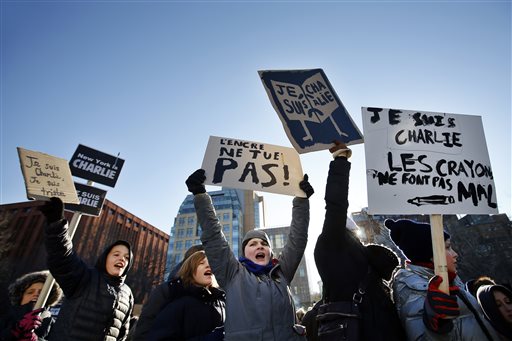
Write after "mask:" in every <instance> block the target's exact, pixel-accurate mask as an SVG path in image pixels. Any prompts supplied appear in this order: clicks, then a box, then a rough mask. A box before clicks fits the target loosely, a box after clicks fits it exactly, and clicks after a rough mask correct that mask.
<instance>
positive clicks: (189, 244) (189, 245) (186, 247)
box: [185, 239, 192, 250]
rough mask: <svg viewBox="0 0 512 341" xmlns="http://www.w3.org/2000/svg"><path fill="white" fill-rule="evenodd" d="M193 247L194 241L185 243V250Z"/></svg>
mask: <svg viewBox="0 0 512 341" xmlns="http://www.w3.org/2000/svg"><path fill="white" fill-rule="evenodd" d="M191 246H192V240H190V239H189V240H187V241H185V250H188V249H189V248H190V247H191Z"/></svg>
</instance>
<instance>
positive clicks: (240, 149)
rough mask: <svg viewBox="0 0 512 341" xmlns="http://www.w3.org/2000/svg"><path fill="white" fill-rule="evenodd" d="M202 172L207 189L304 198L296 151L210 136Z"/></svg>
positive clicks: (301, 175)
mask: <svg viewBox="0 0 512 341" xmlns="http://www.w3.org/2000/svg"><path fill="white" fill-rule="evenodd" d="M202 168H203V169H204V170H205V172H206V181H205V184H207V185H216V186H224V187H229V188H240V189H249V190H254V191H262V192H271V193H279V194H286V195H293V196H300V197H305V194H304V192H303V191H302V190H301V189H300V188H299V182H300V181H302V179H303V177H304V176H303V174H302V166H301V164H300V158H299V154H297V152H296V151H295V149H293V148H287V147H281V146H275V145H271V144H266V143H261V142H252V141H245V140H237V139H232V138H226V137H217V136H210V139H209V141H208V146H207V148H206V152H205V154H204V159H203V166H202Z"/></svg>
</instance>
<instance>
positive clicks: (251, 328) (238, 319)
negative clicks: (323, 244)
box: [194, 193, 309, 341]
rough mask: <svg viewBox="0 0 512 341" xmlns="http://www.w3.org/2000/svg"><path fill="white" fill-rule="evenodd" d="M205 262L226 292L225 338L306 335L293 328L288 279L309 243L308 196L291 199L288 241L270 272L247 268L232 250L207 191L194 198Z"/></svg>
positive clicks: (253, 339)
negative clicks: (252, 271) (254, 270)
mask: <svg viewBox="0 0 512 341" xmlns="http://www.w3.org/2000/svg"><path fill="white" fill-rule="evenodd" d="M194 204H195V208H196V213H197V218H198V221H199V223H200V225H201V227H202V229H203V232H202V235H201V241H202V243H203V245H204V247H205V252H206V255H207V257H208V262H209V263H210V266H211V267H212V270H213V273H214V274H215V277H216V278H217V281H218V282H219V284H220V286H221V287H222V288H223V289H224V290H225V292H226V322H225V324H224V328H225V332H226V335H225V340H226V341H230V340H236V341H244V340H248V341H260V340H261V341H262V340H265V341H269V340H279V341H286V340H304V339H305V338H304V337H303V336H299V335H298V334H296V333H295V332H294V329H293V325H294V323H295V308H294V305H293V300H292V296H291V293H290V291H289V288H288V285H289V284H290V282H291V280H292V279H293V276H294V274H295V271H296V270H297V267H298V266H299V262H300V260H301V258H302V256H303V254H304V250H305V248H306V243H307V233H308V225H309V201H308V200H307V199H304V198H294V199H293V211H292V222H291V227H290V235H289V237H288V242H287V243H286V246H285V247H284V250H283V252H282V254H281V256H280V257H279V259H278V261H279V262H278V264H276V265H275V266H274V267H273V268H272V270H271V271H270V273H269V275H268V276H259V277H258V276H256V275H254V274H253V273H251V272H249V271H248V270H247V269H246V268H245V267H244V266H243V265H242V264H241V263H240V262H239V261H238V260H237V258H236V257H235V256H234V255H233V252H232V251H231V249H230V248H229V244H228V242H227V241H226V238H225V237H224V234H223V233H222V226H221V224H219V221H218V219H217V217H216V214H215V209H214V208H213V205H212V201H211V198H210V196H209V195H208V194H206V193H204V194H197V195H195V197H194Z"/></svg>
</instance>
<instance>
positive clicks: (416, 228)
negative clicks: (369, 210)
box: [384, 219, 450, 263]
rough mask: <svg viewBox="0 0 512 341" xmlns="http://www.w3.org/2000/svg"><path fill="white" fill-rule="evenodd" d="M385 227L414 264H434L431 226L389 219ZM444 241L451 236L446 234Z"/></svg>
mask: <svg viewBox="0 0 512 341" xmlns="http://www.w3.org/2000/svg"><path fill="white" fill-rule="evenodd" d="M384 225H385V226H386V227H387V228H388V229H389V230H390V236H391V239H392V240H393V242H394V243H395V244H396V245H397V246H398V247H399V248H400V250H402V251H403V253H404V255H405V256H406V257H407V258H409V259H410V261H411V262H413V263H428V262H432V258H433V257H434V253H433V252H432V236H431V232H430V224H427V223H418V222H415V221H412V220H408V219H400V220H396V221H395V220H392V219H387V220H386V221H384ZM443 233H444V240H447V239H450V235H449V234H448V233H446V232H444V231H443Z"/></svg>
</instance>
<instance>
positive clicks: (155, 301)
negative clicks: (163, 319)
mask: <svg viewBox="0 0 512 341" xmlns="http://www.w3.org/2000/svg"><path fill="white" fill-rule="evenodd" d="M202 250H204V247H203V246H202V245H192V246H191V247H190V248H189V249H188V250H187V251H186V252H185V255H184V257H183V261H181V262H179V263H178V264H177V265H176V266H175V267H174V268H173V269H172V270H171V272H170V274H169V280H168V281H166V282H164V283H162V284H160V285H158V286H157V287H156V288H154V289H153V290H152V291H151V294H150V295H149V298H148V301H147V302H146V303H145V304H144V306H143V307H142V311H141V313H140V316H139V321H138V322H137V328H135V331H134V334H133V340H135V341H146V340H147V337H148V335H149V332H150V330H151V327H152V326H153V322H154V320H155V317H156V316H157V315H158V313H159V312H160V311H161V310H162V309H163V308H164V307H165V306H166V305H167V304H169V303H170V302H172V301H173V300H174V299H175V297H176V295H177V294H178V292H177V291H175V290H174V289H175V288H177V286H176V285H173V284H172V283H173V282H172V280H173V279H176V278H177V276H178V271H179V270H180V269H181V265H182V264H183V262H184V261H185V260H187V259H188V257H190V256H191V255H192V254H194V253H195V252H197V251H202Z"/></svg>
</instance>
